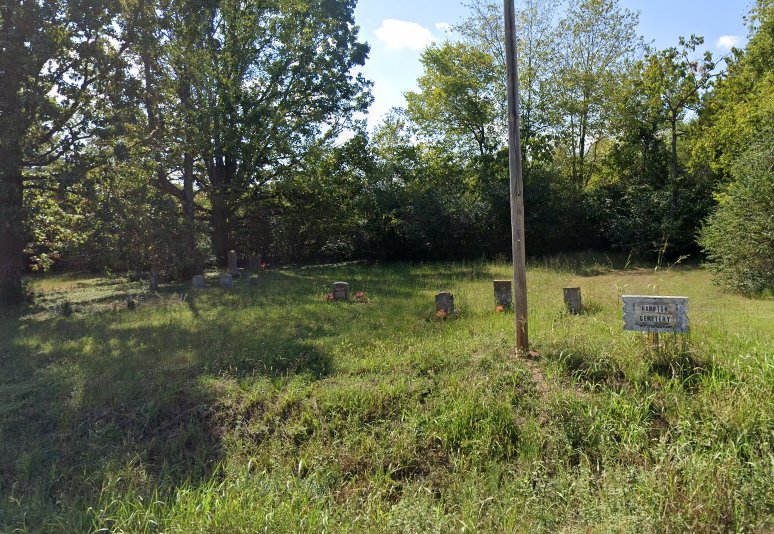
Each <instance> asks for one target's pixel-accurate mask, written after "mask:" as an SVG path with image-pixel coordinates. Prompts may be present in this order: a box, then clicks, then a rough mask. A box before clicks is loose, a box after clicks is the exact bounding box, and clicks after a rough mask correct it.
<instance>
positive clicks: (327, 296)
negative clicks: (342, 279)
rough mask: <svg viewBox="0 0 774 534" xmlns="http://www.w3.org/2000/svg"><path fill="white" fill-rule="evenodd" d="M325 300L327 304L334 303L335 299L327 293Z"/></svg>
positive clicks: (331, 294)
mask: <svg viewBox="0 0 774 534" xmlns="http://www.w3.org/2000/svg"><path fill="white" fill-rule="evenodd" d="M325 300H326V301H328V302H335V301H336V297H334V296H333V293H328V294H326V295H325Z"/></svg>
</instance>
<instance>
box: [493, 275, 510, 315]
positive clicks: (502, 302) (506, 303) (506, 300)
mask: <svg viewBox="0 0 774 534" xmlns="http://www.w3.org/2000/svg"><path fill="white" fill-rule="evenodd" d="M511 286H512V283H511V281H510V280H495V281H494V297H495V306H502V307H503V308H505V309H510V308H512V307H513V292H512V291H511Z"/></svg>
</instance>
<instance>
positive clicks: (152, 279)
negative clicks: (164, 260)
mask: <svg viewBox="0 0 774 534" xmlns="http://www.w3.org/2000/svg"><path fill="white" fill-rule="evenodd" d="M148 278H149V282H148V286H149V287H150V290H151V291H158V290H159V271H158V269H156V268H155V267H153V268H152V269H151V270H150V276H149V277H148Z"/></svg>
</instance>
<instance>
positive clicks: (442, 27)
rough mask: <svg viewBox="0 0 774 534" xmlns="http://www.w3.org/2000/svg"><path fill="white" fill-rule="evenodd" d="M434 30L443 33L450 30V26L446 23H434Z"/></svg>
mask: <svg viewBox="0 0 774 534" xmlns="http://www.w3.org/2000/svg"><path fill="white" fill-rule="evenodd" d="M435 29H436V30H438V31H442V32H445V31H448V30H449V29H451V24H449V23H448V22H436V23H435Z"/></svg>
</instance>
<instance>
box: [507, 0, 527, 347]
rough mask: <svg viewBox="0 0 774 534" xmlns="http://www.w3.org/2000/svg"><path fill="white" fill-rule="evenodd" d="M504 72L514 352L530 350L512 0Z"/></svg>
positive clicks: (508, 3)
mask: <svg viewBox="0 0 774 534" xmlns="http://www.w3.org/2000/svg"><path fill="white" fill-rule="evenodd" d="M504 7H505V9H504V11H505V67H506V68H505V71H506V75H507V78H508V156H509V157H508V159H509V170H510V176H511V252H512V254H513V291H514V304H515V305H514V312H515V313H514V317H515V322H516V349H517V350H518V351H519V352H520V353H521V354H526V353H527V351H528V350H529V337H528V335H527V332H528V328H527V265H526V260H525V252H524V181H523V179H522V175H521V139H520V134H519V71H518V66H517V61H516V59H517V56H516V22H515V14H514V7H513V0H504Z"/></svg>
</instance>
